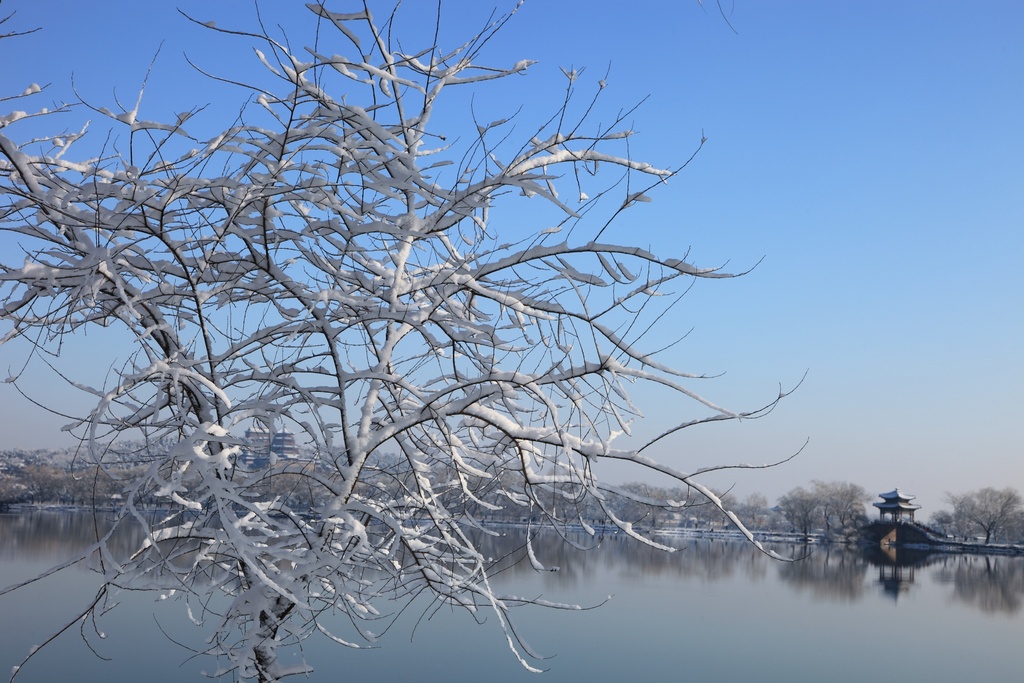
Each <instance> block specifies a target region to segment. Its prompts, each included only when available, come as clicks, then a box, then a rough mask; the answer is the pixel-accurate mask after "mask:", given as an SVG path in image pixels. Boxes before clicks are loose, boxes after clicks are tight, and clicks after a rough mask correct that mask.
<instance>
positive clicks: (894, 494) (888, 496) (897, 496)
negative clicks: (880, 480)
mask: <svg viewBox="0 0 1024 683" xmlns="http://www.w3.org/2000/svg"><path fill="white" fill-rule="evenodd" d="M878 497H879V498H883V499H885V500H902V501H909V500H913V499H914V498H917V496H913V495H911V494H909V493H904V492H903V491H900V489H899V487H898V486H897V487H896V488H894V489H893V490H892V491H889V492H888V493H879V494H878Z"/></svg>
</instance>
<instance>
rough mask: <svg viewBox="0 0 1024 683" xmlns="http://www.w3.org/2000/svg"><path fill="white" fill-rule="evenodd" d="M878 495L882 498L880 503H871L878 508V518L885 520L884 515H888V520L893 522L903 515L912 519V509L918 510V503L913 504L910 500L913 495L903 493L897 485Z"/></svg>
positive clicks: (919, 507)
mask: <svg viewBox="0 0 1024 683" xmlns="http://www.w3.org/2000/svg"><path fill="white" fill-rule="evenodd" d="M878 497H879V498H881V499H882V502H881V503H872V505H874V506H875V507H876V508H878V515H879V519H881V520H882V521H885V516H886V515H889V516H890V521H892V522H893V523H894V524H895V523H896V522H899V521H900V520H901V519H902V517H903V516H904V515H907V516H908V517H910V521H911V522H913V521H914V511H915V510H920V509H921V506H920V505H914V504H913V503H911V502H910V501H912V500H913V499H914V496H911V495H908V494H906V493H903V492H902V491H900V490H899V487H897V488H895V489H893V490H892V491H889V492H888V493H879V494H878Z"/></svg>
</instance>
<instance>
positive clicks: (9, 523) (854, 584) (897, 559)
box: [0, 512, 1024, 614]
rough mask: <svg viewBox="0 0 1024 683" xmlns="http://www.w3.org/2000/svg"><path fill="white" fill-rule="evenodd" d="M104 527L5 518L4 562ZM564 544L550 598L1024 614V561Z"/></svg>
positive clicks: (557, 541) (513, 565) (508, 554)
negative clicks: (764, 595)
mask: <svg viewBox="0 0 1024 683" xmlns="http://www.w3.org/2000/svg"><path fill="white" fill-rule="evenodd" d="M109 528H110V517H109V515H104V514H95V515H94V514H89V513H60V512H32V513H24V514H2V515H0V563H4V562H11V561H14V560H18V561H25V560H29V561H32V562H36V563H40V564H46V563H49V564H56V563H58V562H61V561H63V560H65V559H67V558H69V557H71V556H73V555H74V554H75V553H78V552H81V551H83V550H84V549H86V548H88V547H89V546H90V545H92V544H93V543H95V542H96V539H97V538H99V537H100V536H102V535H103V534H105V533H106V532H107V531H108V529H109ZM141 540H142V534H141V531H139V530H138V529H136V528H133V527H131V526H126V527H123V528H121V529H119V532H118V533H117V534H116V535H115V537H114V538H113V539H112V541H111V548H112V550H113V551H114V555H115V557H118V556H120V557H126V556H128V555H129V554H130V553H131V552H133V551H134V550H135V549H136V548H137V547H138V544H139V543H140V541H141ZM566 540H568V541H569V542H568V543H567V542H566ZM566 540H563V538H562V537H559V536H558V535H556V534H553V533H549V532H543V533H538V534H536V535H535V536H534V537H533V539H532V544H533V548H534V551H535V552H536V554H537V556H538V557H539V558H541V561H542V562H543V563H544V564H545V565H547V566H548V567H557V568H558V571H557V572H550V573H547V574H545V575H544V577H543V580H544V584H545V586H546V587H550V588H551V589H559V588H572V587H578V586H584V585H586V584H587V583H588V582H589V581H592V580H594V578H595V577H596V576H597V575H598V574H608V573H621V574H629V575H634V576H644V577H665V578H672V577H676V578H678V579H692V580H700V581H702V582H718V581H735V580H737V579H742V580H744V581H748V582H760V581H765V580H766V579H767V578H769V576H774V577H776V578H777V579H778V580H779V582H780V583H781V584H783V585H785V586H787V587H789V588H790V589H792V590H794V591H796V592H808V593H809V594H811V595H812V596H813V597H815V598H825V599H829V600H834V601H840V602H855V601H858V600H861V599H863V598H864V597H865V595H866V594H868V593H869V592H871V591H875V590H881V591H882V592H883V593H884V594H886V595H887V596H889V597H891V598H894V599H897V598H898V597H899V596H900V595H903V594H905V593H907V592H908V591H911V590H912V589H913V588H914V585H915V583H917V582H920V581H922V580H924V581H929V582H933V583H936V584H940V585H942V586H947V587H950V588H951V592H950V598H951V599H952V600H956V601H957V602H960V603H963V604H966V605H969V606H971V607H973V608H975V609H978V610H980V611H982V612H988V613H993V612H1000V613H1006V614H1015V613H1017V612H1019V611H1020V610H1021V607H1022V606H1024V558H1022V557H1008V556H996V555H961V554H950V553H937V552H930V551H927V550H917V549H907V548H895V547H880V546H872V547H867V548H850V547H845V546H799V545H789V544H774V545H772V544H767V545H768V547H769V548H770V549H771V550H774V551H775V552H777V553H779V554H780V555H782V556H785V557H792V558H796V559H795V560H794V561H792V562H778V561H775V560H771V559H769V558H768V557H766V556H765V555H763V554H761V553H759V552H757V551H756V550H755V549H754V548H752V547H751V546H749V545H747V544H744V543H739V542H732V541H722V540H704V539H685V538H681V539H675V541H674V543H673V542H672V541H668V543H669V544H672V545H673V547H676V548H677V549H678V551H677V552H675V553H666V552H663V551H661V550H658V549H655V548H651V547H649V546H645V545H641V544H639V543H636V542H635V541H633V540H631V539H629V538H627V537H625V536H623V535H621V534H617V535H608V536H604V537H601V538H598V539H594V538H591V537H589V536H585V535H583V534H570V535H569V536H567V537H566ZM477 542H478V547H479V549H480V551H481V552H482V553H483V555H484V556H485V557H490V558H494V560H495V569H496V570H497V571H498V572H499V576H500V577H507V578H508V579H509V580H514V578H515V577H516V576H521V575H533V574H535V572H534V570H533V569H532V567H531V566H530V563H529V562H528V561H527V560H526V549H525V532H523V531H522V530H519V529H505V530H503V531H502V532H501V533H500V534H499V535H497V536H492V535H484V534H481V535H480V537H479V538H478V539H477ZM574 546H576V547H574Z"/></svg>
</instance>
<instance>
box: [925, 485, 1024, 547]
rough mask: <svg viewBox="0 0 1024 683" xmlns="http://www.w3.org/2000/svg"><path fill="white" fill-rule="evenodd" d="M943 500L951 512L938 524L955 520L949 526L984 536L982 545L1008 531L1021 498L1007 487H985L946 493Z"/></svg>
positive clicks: (1023, 503) (1018, 511)
mask: <svg viewBox="0 0 1024 683" xmlns="http://www.w3.org/2000/svg"><path fill="white" fill-rule="evenodd" d="M946 500H947V501H948V502H949V504H950V505H952V506H953V512H952V515H951V516H950V517H949V518H947V519H943V520H942V521H950V522H953V521H954V520H955V522H957V523H958V524H956V523H954V524H952V526H954V528H956V527H957V526H960V527H961V528H962V527H964V526H966V527H967V528H968V529H970V530H971V532H970V533H978V534H982V535H984V537H985V544H986V545H987V544H988V543H989V542H990V541H991V540H992V539H993V538H994V537H995V538H998V537H1000V536H1001V535H1002V534H1003V532H1004V531H1006V530H1007V529H1009V528H1012V527H1013V525H1014V523H1015V522H1016V517H1017V516H1018V515H1020V514H1021V510H1022V509H1024V498H1022V497H1021V495H1020V493H1018V492H1017V491H1016V490H1015V489H1013V488H1010V487H1007V488H1004V489H995V488H992V487H991V486H987V487H985V488H983V489H978V490H977V491H968V492H967V493H961V494H955V493H947V494H946Z"/></svg>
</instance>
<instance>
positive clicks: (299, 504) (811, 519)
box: [0, 451, 1024, 544]
mask: <svg viewBox="0 0 1024 683" xmlns="http://www.w3.org/2000/svg"><path fill="white" fill-rule="evenodd" d="M144 466H145V465H142V464H135V465H132V464H130V463H125V464H124V465H122V467H121V468H120V470H110V469H106V470H100V469H97V468H91V469H87V470H86V469H81V468H79V469H76V468H75V466H74V462H73V461H65V462H61V461H60V459H59V458H58V459H56V461H54V462H46V458H45V457H40V456H39V455H38V454H36V456H35V457H25V454H24V453H19V452H14V451H8V452H5V453H2V454H0V509H5V508H8V507H9V506H11V505H19V504H28V505H62V506H80V507H94V506H95V507H107V508H112V507H115V506H116V505H117V504H118V503H119V501H120V499H121V493H122V490H123V483H122V482H123V481H124V480H130V479H132V475H133V473H134V470H135V469H137V468H139V467H144ZM314 466H315V465H314V464H313V463H312V462H310V461H293V462H283V463H281V464H280V466H279V467H278V468H277V469H276V471H274V472H273V473H272V474H270V475H268V476H267V478H266V481H265V487H266V492H267V493H269V494H272V495H273V496H276V497H279V498H280V499H282V501H283V502H284V503H285V504H287V505H288V506H289V507H290V508H291V509H293V510H300V511H301V510H305V509H310V508H312V507H313V506H315V505H317V504H318V503H320V502H322V501H321V500H320V499H321V497H322V496H323V495H325V492H324V491H320V490H317V487H316V486H315V485H311V482H312V481H314V480H312V479H310V478H309V477H306V476H304V470H305V469H306V468H309V467H314ZM382 471H387V468H382ZM119 472H120V473H121V474H123V476H118V473H119ZM396 474H397V473H396ZM366 485H367V486H384V487H386V486H387V485H388V483H387V481H385V480H384V478H381V480H379V481H370V482H367V483H366ZM622 488H623V489H625V490H627V491H629V492H630V493H632V494H636V495H635V496H633V497H624V496H621V495H617V494H615V493H614V492H609V494H608V498H609V499H610V501H611V505H609V506H608V507H609V509H610V510H611V511H612V512H613V514H615V516H617V517H618V518H619V519H621V520H624V521H627V522H629V523H630V524H632V525H633V526H635V527H637V528H645V529H658V528H690V529H712V530H713V529H720V528H725V527H727V526H728V524H729V523H728V520H727V519H726V518H725V516H724V515H723V513H722V511H721V510H720V509H719V508H718V507H716V506H714V505H710V504H708V503H707V501H705V500H704V499H703V498H701V497H698V496H695V495H694V493H693V492H691V491H687V489H686V488H685V487H673V488H662V487H657V486H653V485H651V484H646V483H641V482H634V483H628V484H625V485H623V486H622ZM496 490H498V487H496ZM153 493H154V495H153V496H152V497H151V499H150V500H149V501H145V502H148V503H149V504H151V505H153V506H154V507H158V506H166V505H167V501H166V498H159V497H158V496H156V495H155V494H156V492H153ZM719 497H720V498H721V499H722V501H723V503H724V507H725V508H726V509H730V510H733V511H735V512H736V514H737V515H738V516H739V517H740V519H742V520H743V522H744V523H745V524H746V525H747V526H748V528H750V529H752V530H756V531H767V532H781V533H794V534H798V535H800V536H802V537H804V538H809V537H811V536H818V537H823V538H825V539H829V540H833V541H852V540H855V539H856V538H857V536H858V532H859V530H860V529H861V528H862V527H863V526H864V525H865V524H867V523H868V522H869V520H870V517H869V515H868V509H869V508H868V505H869V503H870V501H871V499H872V498H873V496H872V495H871V494H869V493H868V492H867V490H866V489H864V487H862V486H860V485H858V484H853V483H850V482H844V481H820V480H815V481H812V482H811V484H810V485H809V486H807V487H804V486H797V487H795V488H793V489H792V490H790V491H789V492H787V493H786V494H784V495H782V496H780V497H779V498H778V500H777V501H776V503H775V504H774V505H772V504H771V503H769V501H768V499H767V498H766V497H765V496H764V495H763V494H761V493H751V494H750V495H748V496H746V497H745V498H742V499H740V498H737V497H736V496H734V495H733V494H732V493H729V492H719ZM644 500H647V501H650V502H643V501H644ZM658 501H671V503H672V504H671V505H667V504H665V503H659V502H658ZM445 502H446V505H445V507H446V509H447V510H448V511H449V513H450V514H453V515H466V516H469V517H472V518H473V519H475V520H479V521H481V522H529V521H536V520H531V518H530V517H529V515H524V512H523V508H521V507H519V506H508V505H501V504H500V501H499V500H493V501H489V500H486V499H483V500H475V501H474V500H470V499H466V498H465V497H464V496H460V495H457V492H456V491H454V490H453V492H452V495H451V496H450V499H449V500H447V501H445ZM946 502H947V503H948V504H949V506H950V507H949V508H948V509H942V510H939V511H937V512H935V513H933V514H932V515H931V517H930V518H929V519H928V522H927V525H928V527H929V530H931V531H932V532H933V533H935V534H938V535H942V536H946V537H949V538H951V539H955V540H960V541H979V542H984V543H986V544H989V543H1024V499H1022V497H1021V495H1020V493H1019V492H1017V491H1016V490H1014V489H1012V488H1005V489H1001V490H1000V489H995V488H992V487H986V488H982V489H979V490H976V491H967V492H962V493H948V494H947V495H946ZM581 506H583V507H585V508H586V507H588V506H590V507H594V509H593V510H589V509H583V511H582V512H583V514H582V515H580V507H581ZM552 510H554V511H555V512H556V514H557V513H558V512H559V510H561V513H562V514H561V515H560V516H561V517H562V519H566V520H569V519H576V518H578V517H579V516H582V518H583V519H589V520H592V521H593V523H595V524H601V523H606V522H607V521H608V520H607V519H605V518H604V517H605V516H606V515H605V513H604V512H603V511H601V510H599V509H598V508H597V507H596V506H594V505H593V502H592V501H589V500H582V501H580V500H576V499H574V497H573V496H572V492H571V491H568V490H567V491H565V495H563V496H560V497H559V499H558V500H554V501H552Z"/></svg>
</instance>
